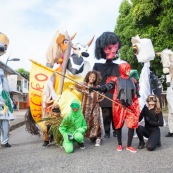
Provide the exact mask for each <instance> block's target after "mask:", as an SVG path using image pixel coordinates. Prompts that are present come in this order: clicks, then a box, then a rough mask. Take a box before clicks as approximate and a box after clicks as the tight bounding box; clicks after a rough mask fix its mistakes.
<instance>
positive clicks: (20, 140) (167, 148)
mask: <svg viewBox="0 0 173 173" xmlns="http://www.w3.org/2000/svg"><path fill="white" fill-rule="evenodd" d="M167 132H168V128H167V127H162V128H161V135H162V147H161V148H158V149H156V150H155V151H152V152H150V151H147V150H146V149H143V150H138V152H137V153H131V152H129V151H126V150H125V149H123V151H122V152H117V151H116V150H115V148H116V146H117V139H116V138H115V137H111V138H110V139H104V140H103V143H102V146H100V147H95V146H94V144H91V143H90V141H89V140H87V139H86V140H85V145H86V149H85V150H81V149H79V148H78V146H77V145H75V149H74V152H73V153H72V154H66V153H65V152H64V150H63V149H62V148H58V147H57V146H55V145H50V146H49V147H48V148H43V147H42V144H43V141H42V138H41V137H40V138H39V137H37V136H32V135H30V134H28V133H26V131H25V126H22V127H19V128H17V129H15V130H13V131H11V132H10V141H9V142H10V144H12V147H11V148H2V147H0V173H43V172H44V173H54V172H56V173H71V172H73V173H155V172H157V173H158V172H159V173H160V172H162V173H172V172H173V160H172V158H173V138H165V137H164V135H165V134H166V133H167ZM126 141H127V129H126V128H123V146H124V147H125V146H126ZM133 146H134V147H135V148H137V146H138V138H134V139H133Z"/></svg>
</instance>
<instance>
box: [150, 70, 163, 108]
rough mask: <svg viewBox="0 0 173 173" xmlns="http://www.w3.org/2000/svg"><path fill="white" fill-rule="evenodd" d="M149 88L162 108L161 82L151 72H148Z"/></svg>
mask: <svg viewBox="0 0 173 173" xmlns="http://www.w3.org/2000/svg"><path fill="white" fill-rule="evenodd" d="M150 88H151V93H152V92H153V93H154V94H155V95H156V96H157V97H158V98H159V101H160V107H161V108H162V99H161V94H162V82H161V80H160V79H159V78H158V76H157V75H155V74H154V73H153V72H150Z"/></svg>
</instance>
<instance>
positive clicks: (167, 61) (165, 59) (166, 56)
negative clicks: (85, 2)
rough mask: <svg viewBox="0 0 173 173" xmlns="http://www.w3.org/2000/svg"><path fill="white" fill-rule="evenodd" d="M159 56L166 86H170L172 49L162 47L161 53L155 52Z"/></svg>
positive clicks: (172, 59) (172, 76)
mask: <svg viewBox="0 0 173 173" xmlns="http://www.w3.org/2000/svg"><path fill="white" fill-rule="evenodd" d="M156 54H157V55H159V56H160V57H161V62H162V65H163V73H164V75H166V84H167V87H170V85H171V81H172V80H173V51H172V50H170V49H164V50H163V51H162V52H161V53H156Z"/></svg>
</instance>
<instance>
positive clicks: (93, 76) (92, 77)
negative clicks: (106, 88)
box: [89, 73, 96, 84]
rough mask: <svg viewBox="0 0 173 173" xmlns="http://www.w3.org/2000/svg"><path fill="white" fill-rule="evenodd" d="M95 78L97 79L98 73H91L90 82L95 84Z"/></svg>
mask: <svg viewBox="0 0 173 173" xmlns="http://www.w3.org/2000/svg"><path fill="white" fill-rule="evenodd" d="M95 80H96V75H95V74H94V73H91V74H90V75H89V83H90V84H93V83H94V81H95Z"/></svg>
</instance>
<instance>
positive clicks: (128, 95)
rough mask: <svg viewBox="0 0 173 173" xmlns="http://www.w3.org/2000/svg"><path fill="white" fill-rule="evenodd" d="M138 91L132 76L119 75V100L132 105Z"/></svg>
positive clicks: (126, 104)
mask: <svg viewBox="0 0 173 173" xmlns="http://www.w3.org/2000/svg"><path fill="white" fill-rule="evenodd" d="M135 93H136V87H135V85H134V82H133V81H132V79H131V78H129V79H123V78H122V77H118V100H119V101H120V102H121V103H122V104H123V105H125V106H130V105H132V98H133V97H134V94H135Z"/></svg>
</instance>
